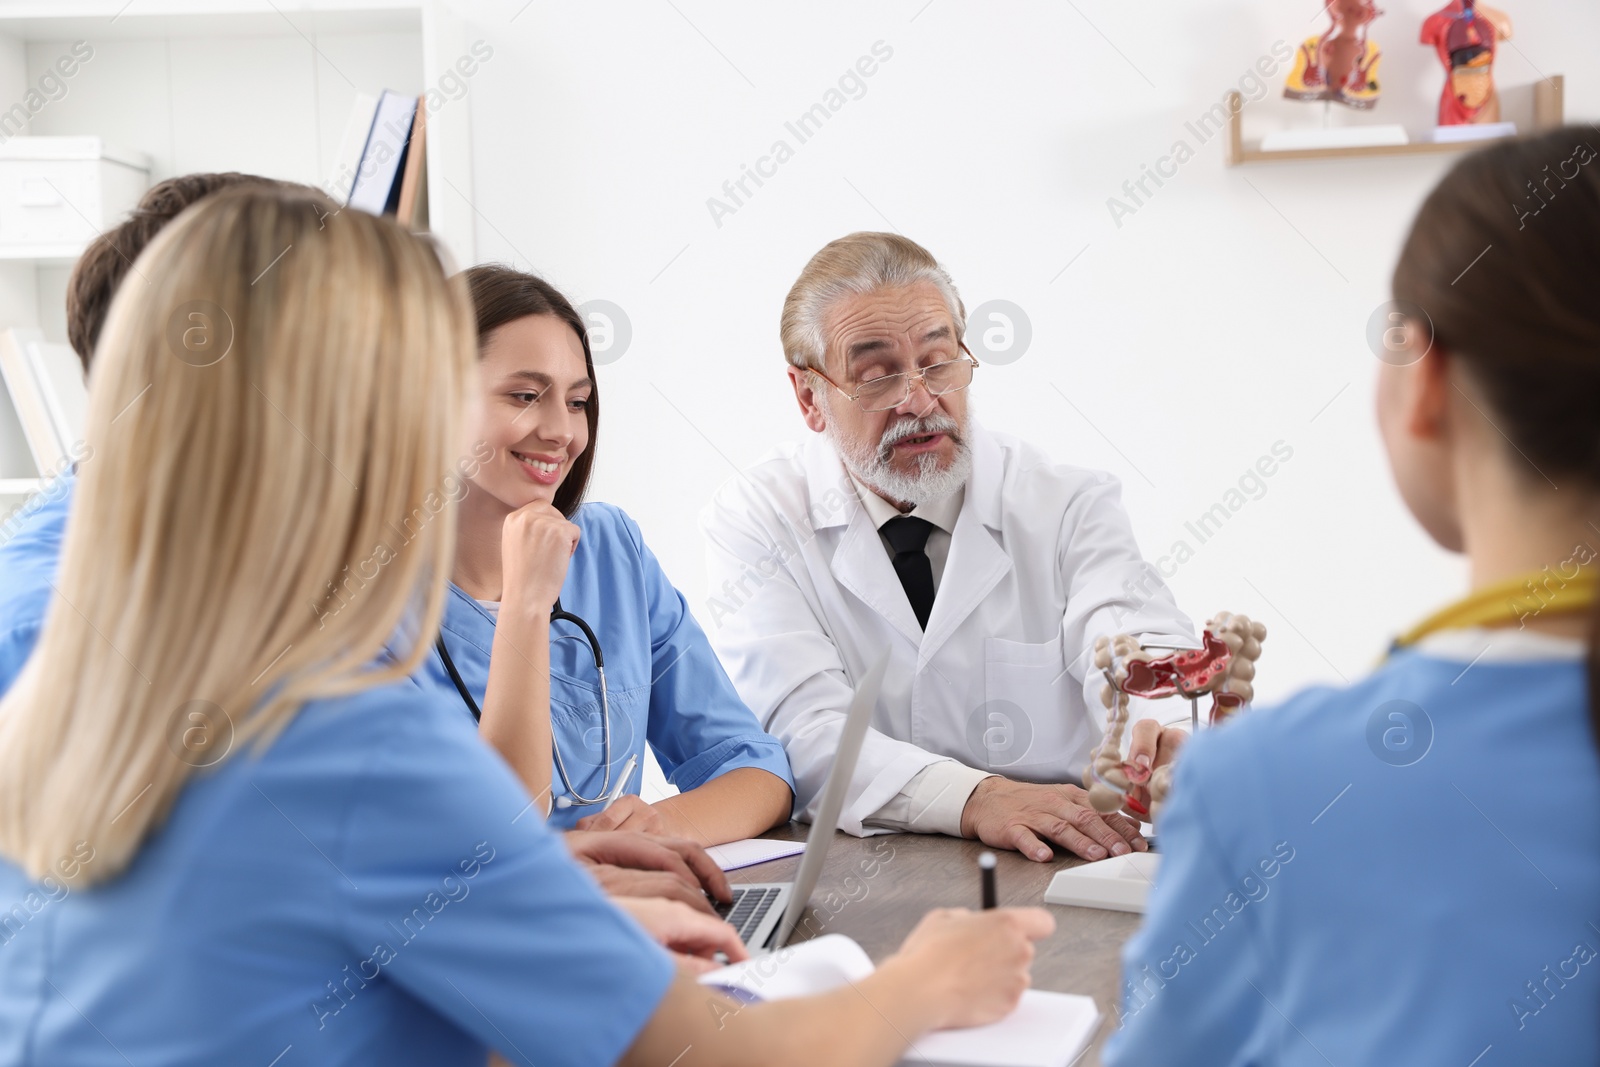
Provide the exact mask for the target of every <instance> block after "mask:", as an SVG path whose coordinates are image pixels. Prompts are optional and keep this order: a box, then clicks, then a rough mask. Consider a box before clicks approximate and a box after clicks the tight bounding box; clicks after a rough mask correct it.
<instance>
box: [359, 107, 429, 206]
mask: <svg viewBox="0 0 1600 1067" xmlns="http://www.w3.org/2000/svg"><path fill="white" fill-rule="evenodd" d="M419 103H420V100H419V99H418V98H417V97H414V96H402V95H401V94H399V93H396V92H393V91H391V90H388V89H385V90H384V91H383V95H382V96H380V97H379V98H378V105H377V109H376V111H375V112H374V113H373V118H372V128H371V130H370V131H369V132H368V134H367V141H366V144H365V146H364V147H363V148H362V150H361V162H360V163H359V164H358V165H357V167H356V173H355V178H354V181H353V182H352V183H351V187H350V198H349V200H348V201H347V203H348V204H349V206H350V207H353V208H359V209H360V210H362V211H365V212H368V213H370V214H373V215H393V214H395V213H396V211H397V210H398V209H399V206H400V185H401V177H402V175H403V174H404V167H405V162H406V156H407V149H409V148H410V146H411V134H412V131H413V130H414V129H415V128H416V126H417V111H418V106H417V105H418V104H419Z"/></svg>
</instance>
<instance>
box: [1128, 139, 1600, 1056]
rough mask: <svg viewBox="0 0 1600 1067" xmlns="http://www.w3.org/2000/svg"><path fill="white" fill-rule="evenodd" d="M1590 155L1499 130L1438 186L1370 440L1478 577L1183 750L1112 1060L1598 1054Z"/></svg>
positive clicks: (1420, 227) (1596, 355) (1412, 265)
mask: <svg viewBox="0 0 1600 1067" xmlns="http://www.w3.org/2000/svg"><path fill="white" fill-rule="evenodd" d="M1597 146H1600V139H1597V138H1596V136H1595V131H1594V129H1593V127H1587V126H1585V127H1572V128H1568V129H1562V130H1555V131H1551V132H1548V133H1545V134H1541V135H1539V136H1537V137H1533V138H1529V139H1525V140H1518V141H1512V142H1507V143H1503V144H1499V145H1495V146H1493V147H1490V148H1486V149H1483V150H1482V151H1480V152H1477V153H1475V154H1473V155H1470V156H1468V157H1466V158H1465V159H1463V160H1462V161H1461V162H1460V163H1458V164H1457V165H1456V166H1455V167H1454V168H1453V169H1452V170H1451V171H1450V173H1449V174H1448V175H1446V176H1445V178H1444V179H1443V181H1441V182H1440V183H1439V186H1438V187H1437V188H1436V189H1434V191H1433V192H1432V193H1431V194H1430V195H1429V196H1428V198H1427V200H1426V201H1425V202H1424V203H1423V205H1422V208H1421V210H1420V212H1419V213H1418V215H1417V218H1416V221H1415V222H1414V223H1413V226H1412V229H1411V233H1410V235H1409V236H1408V237H1407V239H1406V241H1405V245H1404V248H1403V250H1402V251H1401V254H1400V260H1399V263H1398V265H1397V266H1396V268H1395V272H1394V296H1395V300H1396V303H1395V304H1392V305H1389V308H1387V309H1385V310H1387V311H1390V312H1391V313H1392V315H1393V317H1392V318H1388V317H1386V319H1385V322H1384V325H1385V327H1387V328H1388V332H1387V333H1386V334H1385V336H1384V338H1383V339H1384V342H1385V344H1384V347H1383V349H1382V350H1381V358H1382V363H1381V364H1380V365H1379V366H1378V368H1377V379H1378V389H1377V416H1378V429H1379V431H1380V434H1381V436H1382V439H1383V443H1384V446H1385V448H1386V450H1387V453H1388V459H1389V466H1390V469H1391V471H1392V473H1393V475H1394V478H1395V482H1396V484H1397V486H1398V488H1399V490H1400V496H1401V498H1402V499H1403V500H1404V502H1405V504H1406V506H1407V507H1409V508H1410V510H1411V513H1412V515H1413V516H1415V518H1416V519H1417V520H1418V522H1419V523H1420V524H1421V525H1422V527H1423V529H1424V530H1425V531H1426V532H1427V533H1428V535H1429V536H1431V537H1432V538H1433V539H1434V540H1435V541H1436V542H1438V543H1439V544H1440V545H1441V546H1443V547H1444V548H1446V549H1449V550H1451V551H1456V552H1462V553H1464V554H1465V555H1466V557H1467V563H1468V565H1469V570H1470V576H1471V577H1470V583H1471V584H1470V589H1471V592H1470V593H1469V595H1468V596H1467V598H1466V599H1464V600H1462V601H1459V602H1457V603H1455V604H1453V605H1450V606H1449V607H1446V608H1445V609H1443V610H1442V611H1440V612H1439V613H1437V614H1435V615H1433V616H1432V617H1430V618H1428V619H1426V620H1424V621H1423V622H1422V623H1421V624H1419V625H1418V626H1417V627H1415V628H1414V629H1412V630H1411V631H1409V632H1408V633H1406V634H1405V635H1404V636H1402V637H1401V638H1400V639H1399V640H1398V641H1397V642H1396V647H1395V648H1394V650H1393V651H1392V653H1391V654H1390V656H1389V658H1388V660H1387V661H1386V662H1385V663H1384V664H1383V665H1382V666H1381V667H1380V668H1378V670H1377V671H1376V672H1375V673H1373V674H1372V675H1371V676H1370V677H1368V678H1366V679H1364V680H1362V681H1358V682H1356V683H1355V684H1353V685H1349V686H1346V687H1343V688H1325V687H1324V688H1317V689H1312V690H1309V691H1307V692H1304V693H1301V694H1300V695H1298V696H1296V697H1293V698H1291V699H1290V700H1289V701H1288V702H1287V703H1286V704H1284V705H1283V706H1282V707H1278V708H1274V709H1262V710H1259V711H1255V712H1252V713H1250V714H1248V715H1244V716H1240V717H1239V718H1238V719H1237V720H1236V721H1234V722H1230V723H1228V724H1227V725H1225V726H1223V727H1221V728H1220V729H1218V730H1216V731H1215V732H1208V733H1204V734H1201V735H1200V736H1199V737H1197V738H1196V739H1195V740H1194V741H1193V742H1191V743H1190V744H1189V745H1188V746H1186V748H1185V750H1184V752H1183V755H1182V757H1181V761H1180V762H1179V764H1178V768H1177V771H1176V774H1175V780H1174V785H1173V793H1172V796H1171V798H1170V800H1169V804H1168V807H1167V810H1166V811H1165V812H1164V813H1163V815H1162V819H1161V823H1160V826H1159V830H1160V834H1161V848H1162V851H1163V853H1164V856H1163V859H1162V866H1161V871H1160V874H1159V877H1158V878H1157V880H1156V885H1155V888H1154V889H1153V890H1152V892H1151V894H1150V901H1149V909H1148V913H1147V914H1146V917H1145V922H1144V926H1143V927H1142V929H1141V930H1140V931H1139V933H1138V935H1137V936H1135V937H1134V938H1133V940H1132V941H1130V942H1129V943H1128V946H1127V949H1126V951H1125V953H1124V958H1123V987H1124V1003H1123V1012H1122V1029H1121V1031H1120V1032H1119V1033H1117V1034H1116V1035H1114V1036H1113V1038H1112V1039H1111V1042H1110V1043H1109V1044H1108V1046H1107V1049H1106V1056H1105V1059H1106V1062H1107V1063H1108V1064H1115V1065H1123V1064H1128V1065H1131V1064H1149V1063H1161V1064H1170V1065H1176V1067H1183V1065H1189V1064H1192V1065H1194V1067H1226V1065H1230V1064H1290V1065H1292V1064H1304V1065H1317V1067H1326V1065H1327V1064H1335V1063H1336V1064H1406V1065H1408V1067H1428V1065H1439V1067H1474V1065H1475V1067H1499V1065H1503V1064H1540V1065H1553V1064H1584V1065H1592V1064H1595V1063H1600V1012H1597V1010H1596V1009H1597V1006H1600V759H1597V754H1596V743H1597V739H1600V684H1597V677H1596V672H1597V670H1600V616H1597V608H1596V597H1595V592H1596V587H1597V585H1600V583H1597V581H1596V573H1595V571H1596V567H1597V566H1600V564H1597V562H1596V559H1597V555H1600V161H1597V160H1596V156H1597V155H1600V152H1597ZM1535 181H1537V182H1539V183H1540V185H1539V190H1540V191H1539V192H1534V191H1533V190H1534V184H1533V183H1534V182H1535ZM1356 343H1357V344H1359V341H1357V342H1356ZM1331 520H1332V521H1336V522H1360V521H1362V516H1360V515H1347V516H1333V517H1331ZM1308 562H1317V561H1308ZM1340 562H1341V563H1342V564H1344V565H1346V566H1347V567H1349V568H1350V571H1351V574H1350V576H1351V577H1352V578H1353V579H1354V580H1356V581H1358V582H1359V581H1360V574H1359V571H1360V568H1361V561H1360V560H1358V559H1351V560H1343V561H1340ZM1382 593H1383V590H1382V589H1381V588H1376V587H1375V588H1374V589H1373V590H1372V591H1371V595H1368V596H1363V597H1361V598H1359V599H1360V602H1361V603H1362V604H1363V605H1365V606H1367V608H1368V612H1369V615H1368V618H1367V619H1366V620H1365V621H1366V622H1367V623H1368V624H1369V625H1370V624H1371V623H1372V616H1371V613H1372V609H1373V608H1378V609H1381V608H1382V606H1383V604H1384V603H1385V601H1384V598H1383V596H1382ZM1380 625H1381V623H1380Z"/></svg>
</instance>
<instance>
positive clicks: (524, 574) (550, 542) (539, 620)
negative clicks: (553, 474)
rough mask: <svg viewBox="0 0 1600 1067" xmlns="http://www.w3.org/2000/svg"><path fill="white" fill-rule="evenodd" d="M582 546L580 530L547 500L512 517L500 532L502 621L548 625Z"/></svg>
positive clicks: (534, 503)
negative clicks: (571, 563) (508, 618)
mask: <svg viewBox="0 0 1600 1067" xmlns="http://www.w3.org/2000/svg"><path fill="white" fill-rule="evenodd" d="M577 547H578V527H577V526H575V525H573V524H572V523H570V522H568V521H567V518H566V516H565V515H563V514H561V512H559V511H557V510H556V509H555V507H554V506H552V505H550V504H547V503H545V502H544V501H542V500H536V501H534V502H533V503H532V504H528V505H526V506H524V507H520V508H518V509H517V510H516V511H513V512H512V513H511V514H509V515H507V516H506V519H505V524H504V525H503V526H502V527H501V531H500V566H501V570H502V587H501V592H500V617H501V618H502V619H504V618H505V617H506V616H507V614H508V613H510V614H512V615H513V616H514V617H515V618H516V619H517V620H518V621H520V622H526V623H535V624H538V625H547V624H548V623H549V621H550V609H551V608H552V607H553V606H554V605H555V602H556V599H557V598H558V597H560V596H561V586H562V583H563V582H565V581H566V580H567V564H568V562H569V561H571V559H572V553H573V552H574V551H576V550H577Z"/></svg>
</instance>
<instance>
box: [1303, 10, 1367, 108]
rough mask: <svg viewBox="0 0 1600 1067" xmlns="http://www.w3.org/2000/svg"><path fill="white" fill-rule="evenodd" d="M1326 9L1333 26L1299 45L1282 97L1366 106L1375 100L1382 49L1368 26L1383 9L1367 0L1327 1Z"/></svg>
mask: <svg viewBox="0 0 1600 1067" xmlns="http://www.w3.org/2000/svg"><path fill="white" fill-rule="evenodd" d="M1326 10H1327V12H1328V14H1329V16H1330V17H1332V19H1333V24H1332V25H1331V26H1329V27H1328V29H1327V32H1325V33H1323V34H1322V36H1320V37H1308V38H1306V40H1305V41H1304V42H1303V43H1302V44H1301V45H1300V48H1299V50H1298V52H1297V53H1296V55H1295V63H1294V68H1293V70H1291V71H1290V72H1289V80H1288V84H1286V85H1285V86H1284V89H1283V95H1284V96H1287V97H1289V98H1290V99H1291V100H1334V101H1337V102H1338V103H1341V104H1345V105H1347V106H1349V107H1353V108H1359V109H1361V110H1363V111H1365V110H1367V109H1370V108H1371V107H1372V106H1373V105H1374V104H1376V103H1377V102H1378V58H1379V54H1380V53H1379V51H1378V45H1377V43H1376V42H1374V41H1369V40H1367V24H1368V23H1369V22H1371V21H1372V20H1373V19H1375V18H1377V17H1378V16H1379V15H1381V14H1383V12H1381V11H1379V10H1378V8H1377V7H1376V6H1375V5H1374V4H1373V3H1372V2H1371V0H1329V2H1328V5H1327V8H1326Z"/></svg>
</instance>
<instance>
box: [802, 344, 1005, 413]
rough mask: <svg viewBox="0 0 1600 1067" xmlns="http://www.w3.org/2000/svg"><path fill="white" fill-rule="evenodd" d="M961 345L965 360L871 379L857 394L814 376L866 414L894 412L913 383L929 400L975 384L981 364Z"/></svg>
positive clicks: (834, 382)
mask: <svg viewBox="0 0 1600 1067" xmlns="http://www.w3.org/2000/svg"><path fill="white" fill-rule="evenodd" d="M958 343H959V344H960V345H961V351H963V352H965V353H966V356H965V357H963V358H961V359H950V360H945V361H944V362H943V363H933V364H930V365H928V366H926V367H923V368H922V369H921V370H919V371H917V372H916V373H914V374H906V373H901V374H885V375H882V376H881V377H877V378H869V379H867V380H866V381H864V382H857V383H855V386H856V391H855V392H853V393H852V392H851V391H850V390H848V389H846V388H845V387H844V386H842V385H840V384H839V383H838V382H836V381H834V380H833V379H832V378H830V377H828V376H827V375H826V374H823V373H822V372H821V371H819V370H816V369H815V368H813V369H812V371H811V373H812V374H815V375H816V376H817V377H818V378H821V379H822V380H823V381H825V382H827V383H828V384H829V385H831V386H833V387H834V388H835V389H837V390H839V392H841V393H843V394H844V395H845V396H846V397H847V398H848V399H850V400H854V401H855V402H856V403H858V404H860V405H861V410H862V411H892V410H893V409H895V408H897V407H899V406H900V405H901V404H904V403H905V402H906V398H907V397H909V396H910V395H911V383H912V382H921V383H922V387H923V388H924V389H926V390H927V391H928V395H929V396H944V395H945V394H946V393H959V392H960V391H961V390H963V389H965V388H966V387H967V386H969V385H971V384H972V372H973V370H974V369H976V368H977V366H978V361H977V359H976V358H974V357H973V355H972V350H971V349H969V348H968V347H967V346H966V344H965V343H964V342H958Z"/></svg>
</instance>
